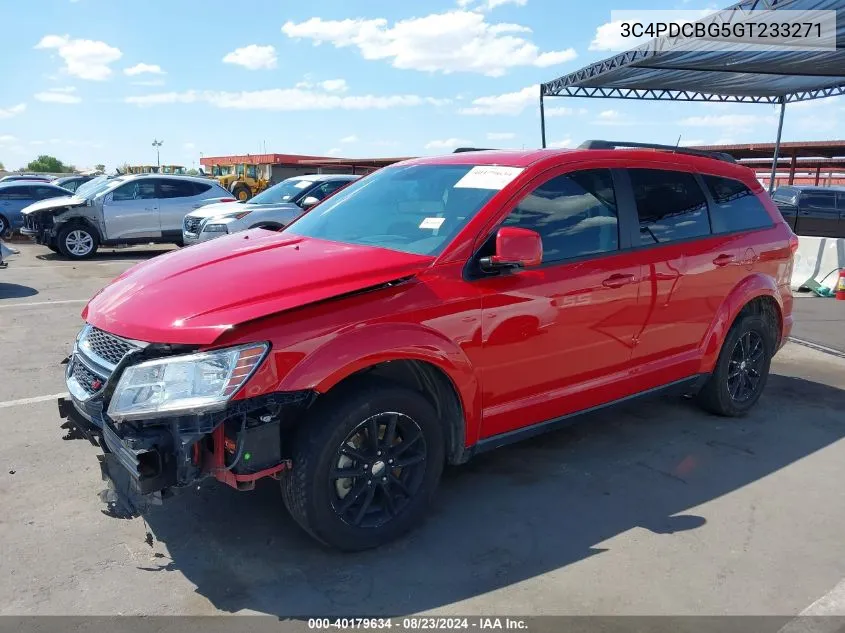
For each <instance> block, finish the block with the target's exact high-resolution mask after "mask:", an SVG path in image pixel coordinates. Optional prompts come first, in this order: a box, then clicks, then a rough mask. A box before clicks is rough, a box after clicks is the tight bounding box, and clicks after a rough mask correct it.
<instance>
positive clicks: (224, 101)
mask: <svg viewBox="0 0 845 633" xmlns="http://www.w3.org/2000/svg"><path fill="white" fill-rule="evenodd" d="M124 101H125V102H126V103H131V104H134V105H138V106H153V105H162V104H167V103H209V104H211V105H213V106H215V107H218V108H224V109H233V110H276V111H287V112H293V111H305V110H384V109H387V108H398V107H410V106H420V105H424V104H429V105H443V104H444V103H447V102H448V100H443V99H433V98H431V97H420V96H418V95H356V96H351V95H349V96H342V95H337V94H329V93H323V92H317V91H314V90H304V89H302V88H274V89H271V90H254V91H243V92H221V91H214V90H187V91H185V92H161V93H154V94H148V95H142V96H133V97H126V98H125V99H124Z"/></svg>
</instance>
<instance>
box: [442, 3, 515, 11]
mask: <svg viewBox="0 0 845 633" xmlns="http://www.w3.org/2000/svg"><path fill="white" fill-rule="evenodd" d="M475 3H476V0H458V6H459V7H461V8H466V7H469V6H471V5H473V4H475ZM506 4H515V5H516V6H518V7H524V6H525V5H526V4H528V0H481V1H480V2H479V3H478V5H477V6H476V7H475V8H476V9H477V10H479V11H492V10H493V9H495V8H497V7H501V6H503V5H506Z"/></svg>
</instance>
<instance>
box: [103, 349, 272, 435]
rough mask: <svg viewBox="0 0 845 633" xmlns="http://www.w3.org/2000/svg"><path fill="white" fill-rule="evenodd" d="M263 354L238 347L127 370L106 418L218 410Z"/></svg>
mask: <svg viewBox="0 0 845 633" xmlns="http://www.w3.org/2000/svg"><path fill="white" fill-rule="evenodd" d="M268 349H269V345H268V344H267V343H258V344H251V345H241V346H239V347H230V348H227V349H221V350H215V351H213V352H202V353H200V354H188V355H184V356H171V357H169V358H160V359H156V360H150V361H146V362H144V363H139V364H137V365H132V366H130V367H127V368H126V370H125V371H124V372H123V375H121V377H120V381H119V382H118V383H117V387H116V388H115V390H114V395H113V396H112V399H111V403H110V404H109V411H108V414H109V417H111V418H112V419H113V420H131V419H137V418H155V417H161V416H164V415H169V414H173V413H180V414H191V413H200V412H206V411H217V410H220V409H223V408H225V406H226V403H227V402H228V401H229V399H230V398H231V397H232V396H233V395H235V393H236V392H237V391H238V389H240V388H241V386H242V385H243V384H244V383H245V382H246V381H247V380H248V379H249V377H250V376H251V375H252V373H253V372H254V371H255V369H256V368H257V367H258V365H259V364H260V363H261V361H262V360H263V359H264V356H265V355H266V353H267V350H268Z"/></svg>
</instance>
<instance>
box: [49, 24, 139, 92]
mask: <svg viewBox="0 0 845 633" xmlns="http://www.w3.org/2000/svg"><path fill="white" fill-rule="evenodd" d="M35 48H40V49H55V50H56V52H57V53H58V54H59V57H61V58H62V60H63V61H64V63H65V65H64V68H63V70H64V71H65V72H66V73H67V74H69V75H72V76H74V77H79V78H80V79H87V80H90V81H102V80H104V79H108V78H109V77H110V76H111V74H112V69H111V68H109V64H111V63H114V62H116V61H117V60H118V59H120V58H121V57H122V56H123V53H122V52H121V51H120V49H119V48H115V47H114V46H109V45H108V44H106V43H105V42H101V41H98V40H79V39H72V38H71V37H70V36H69V35H45V36H44V37H42V38H41V41H40V42H38V44H36V45H35Z"/></svg>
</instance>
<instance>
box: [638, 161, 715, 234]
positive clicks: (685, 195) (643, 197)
mask: <svg viewBox="0 0 845 633" xmlns="http://www.w3.org/2000/svg"><path fill="white" fill-rule="evenodd" d="M629 173H630V175H631V185H632V187H633V189H634V197H635V199H636V202H637V215H639V219H640V241H641V243H642V244H665V243H667V242H675V241H677V240H687V239H690V238H694V237H702V236H704V235H709V234H710V221H709V219H708V217H707V199H706V198H705V197H704V192H702V191H701V188H700V187H699V186H698V183H697V182H696V180H695V177H694V176H693V175H692V174H688V173H686V172H682V171H666V170H663V169H631V170H629Z"/></svg>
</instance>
